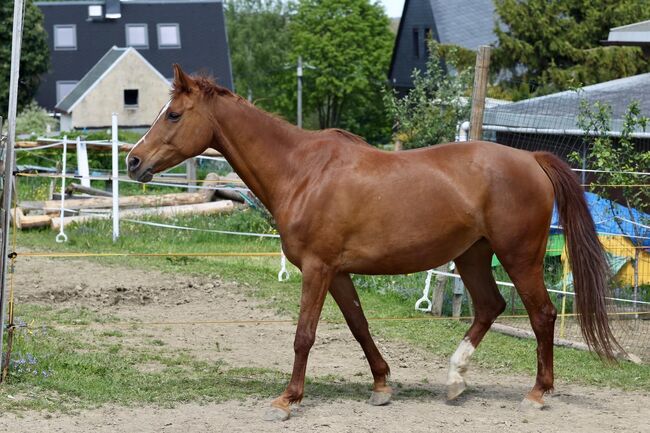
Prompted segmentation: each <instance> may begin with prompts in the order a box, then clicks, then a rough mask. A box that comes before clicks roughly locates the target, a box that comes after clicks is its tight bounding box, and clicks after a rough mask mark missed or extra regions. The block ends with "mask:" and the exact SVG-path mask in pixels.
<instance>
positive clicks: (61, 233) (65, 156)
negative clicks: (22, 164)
mask: <svg viewBox="0 0 650 433" xmlns="http://www.w3.org/2000/svg"><path fill="white" fill-rule="evenodd" d="M62 158H63V160H62V161H61V212H60V216H59V218H60V221H61V227H60V228H59V234H58V235H56V238H55V240H56V242H57V243H61V242H67V241H68V237H67V236H66V234H65V233H64V229H65V224H64V223H63V221H64V220H63V218H64V217H65V176H66V174H67V161H68V136H67V135H64V136H63V157H62Z"/></svg>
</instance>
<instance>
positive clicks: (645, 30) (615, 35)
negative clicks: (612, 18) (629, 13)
mask: <svg viewBox="0 0 650 433" xmlns="http://www.w3.org/2000/svg"><path fill="white" fill-rule="evenodd" d="M602 44H603V45H619V46H632V47H641V49H642V50H643V53H644V54H645V55H646V56H649V57H650V20H648V21H642V22H639V23H634V24H628V25H625V26H620V27H614V28H612V29H610V30H609V35H608V36H607V40H605V41H602Z"/></svg>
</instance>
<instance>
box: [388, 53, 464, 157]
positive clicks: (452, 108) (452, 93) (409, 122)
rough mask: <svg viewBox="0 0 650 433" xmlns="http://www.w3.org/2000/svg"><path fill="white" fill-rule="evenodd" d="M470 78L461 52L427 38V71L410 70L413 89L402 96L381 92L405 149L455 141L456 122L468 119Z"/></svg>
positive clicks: (457, 123)
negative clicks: (411, 71)
mask: <svg viewBox="0 0 650 433" xmlns="http://www.w3.org/2000/svg"><path fill="white" fill-rule="evenodd" d="M443 53H444V56H443ZM443 64H444V65H445V66H444V67H443ZM463 65H464V66H463ZM449 71H454V72H452V73H450V72H449ZM472 78H473V68H471V67H468V66H467V62H466V61H465V59H464V53H463V52H461V51H459V50H456V49H455V48H454V47H451V46H443V45H439V44H437V43H436V42H435V41H430V44H429V58H428V59H427V67H426V70H425V71H424V73H420V71H418V70H417V69H416V70H415V71H413V89H411V90H410V91H409V93H408V94H407V95H406V96H404V97H402V98H400V97H399V96H398V95H397V93H396V92H394V91H392V92H386V93H385V95H384V101H385V104H386V107H387V109H388V112H389V113H390V115H391V117H392V118H393V119H394V120H395V130H396V138H397V139H398V140H399V141H401V142H402V143H403V146H404V148H405V149H412V148H416V147H425V146H431V145H433V144H438V143H445V142H450V141H454V139H455V136H456V131H457V129H458V125H459V124H460V123H461V122H463V121H464V120H469V113H470V106H469V103H468V101H467V97H466V96H467V95H468V94H469V89H470V88H471V85H472Z"/></svg>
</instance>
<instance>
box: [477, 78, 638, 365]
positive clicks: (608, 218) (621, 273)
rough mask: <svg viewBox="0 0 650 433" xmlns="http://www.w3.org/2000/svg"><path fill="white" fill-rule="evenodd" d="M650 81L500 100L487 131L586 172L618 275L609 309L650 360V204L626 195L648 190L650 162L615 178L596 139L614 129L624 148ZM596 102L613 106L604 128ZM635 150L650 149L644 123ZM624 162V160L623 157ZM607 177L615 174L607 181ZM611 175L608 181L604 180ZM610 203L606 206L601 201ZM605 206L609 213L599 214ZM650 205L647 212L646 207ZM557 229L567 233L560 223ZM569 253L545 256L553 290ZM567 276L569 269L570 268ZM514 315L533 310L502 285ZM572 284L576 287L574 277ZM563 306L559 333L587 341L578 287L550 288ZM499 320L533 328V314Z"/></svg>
mask: <svg viewBox="0 0 650 433" xmlns="http://www.w3.org/2000/svg"><path fill="white" fill-rule="evenodd" d="M644 83H646V84H650V74H645V75H640V76H635V77H630V78H624V79H620V80H614V81H611V82H607V83H601V84H597V85H593V86H587V87H584V88H581V89H576V90H568V91H564V92H559V93H554V94H551V95H545V96H540V97H536V98H531V99H526V100H522V101H518V102H513V103H502V104H492V105H491V106H489V107H488V108H486V110H485V114H484V119H483V122H484V126H483V137H484V139H485V140H489V141H494V142H497V143H500V144H504V145H507V146H511V147H515V148H519V149H524V150H528V151H548V152H551V153H554V154H556V155H558V156H560V157H561V158H563V159H564V160H565V161H567V162H568V163H569V164H570V165H571V166H572V167H573V168H574V169H575V170H576V171H577V172H578V173H579V176H580V179H581V181H582V184H583V186H584V187H585V190H586V191H587V192H592V193H597V195H595V194H592V195H590V194H587V198H588V202H589V205H590V208H591V210H592V214H593V216H594V220H595V222H596V225H597V230H598V232H599V238H600V240H601V243H602V244H603V246H604V249H605V251H606V252H607V255H608V258H609V261H610V266H611V273H612V275H613V278H612V280H611V286H610V297H611V298H612V299H610V301H609V312H610V323H611V327H612V329H613V332H614V335H615V336H616V337H617V338H618V340H619V342H620V343H621V345H622V346H623V348H624V349H626V350H627V351H629V352H631V353H633V354H635V355H638V356H639V357H641V358H642V359H644V360H645V361H649V360H650V215H648V213H645V212H647V211H648V206H649V205H650V203H648V202H647V200H640V201H639V200H637V203H638V204H639V207H640V208H638V209H632V207H631V206H630V205H629V201H627V200H626V194H630V191H632V192H631V194H633V195H635V196H637V197H638V196H640V197H646V198H647V196H648V191H650V173H648V172H650V167H649V166H642V165H639V166H634V167H630V166H621V167H620V169H619V170H621V171H625V172H626V174H629V175H628V176H627V182H626V183H625V184H618V183H612V181H611V179H612V178H615V177H613V176H607V175H608V174H609V173H603V172H602V167H600V166H598V165H597V164H596V163H595V160H596V157H595V155H594V154H593V147H592V145H593V142H594V139H595V138H597V137H598V136H602V135H607V136H608V137H609V138H610V140H611V141H612V143H613V146H614V147H617V146H619V147H620V142H619V140H620V138H621V135H624V134H625V132H624V131H625V128H626V115H627V113H628V110H629V107H630V106H632V104H636V106H638V107H639V108H640V112H641V114H645V115H646V116H647V115H649V114H650V101H648V100H647V98H645V99H644V98H641V99H640V97H639V92H638V89H639V88H640V87H639V86H643V85H644ZM593 107H597V108H598V107H605V108H604V112H606V113H607V115H608V116H609V118H605V119H604V122H603V123H604V124H606V125H605V128H604V130H601V131H594V130H590V129H589V128H585V123H586V122H585V121H584V120H585V116H589V115H590V114H589V112H586V110H589V109H591V108H593ZM629 140H630V141H631V142H632V148H633V149H634V150H633V151H635V152H639V153H643V152H650V133H649V132H647V131H646V130H645V128H644V127H643V125H642V126H639V125H633V126H632V128H631V129H630V130H629ZM622 164H623V162H622ZM603 179H607V180H606V181H603ZM603 182H608V183H603ZM601 205H602V206H601ZM599 210H600V211H602V213H600V214H599ZM644 211H645V212H644ZM556 232H558V233H561V232H559V231H557V230H556ZM565 262H566V258H565V257H564V256H563V255H562V254H549V255H547V258H546V260H545V276H546V278H545V279H546V284H547V287H548V288H549V289H553V288H555V289H558V290H560V291H564V290H563V289H562V279H563V271H562V269H563V267H565V266H566V263H565ZM495 274H496V275H497V279H499V278H502V279H504V280H506V281H509V280H508V277H507V274H506V273H505V271H504V270H503V269H502V268H500V267H496V268H495ZM564 278H566V275H564ZM501 291H502V295H503V297H504V299H505V300H506V301H507V303H508V306H507V310H506V311H507V312H508V313H509V314H510V315H516V314H518V313H522V314H525V309H524V307H523V304H522V302H521V300H520V299H519V297H518V295H517V294H516V290H515V289H514V288H513V287H501ZM568 291H571V288H570V284H569V288H568ZM550 297H551V300H552V301H553V303H554V304H555V306H556V308H557V310H558V312H560V313H564V314H565V316H564V317H561V318H560V319H558V326H556V337H557V338H563V339H567V340H571V341H577V342H582V341H583V340H582V335H581V332H580V327H579V325H578V323H577V320H576V317H575V315H573V314H574V313H575V311H574V308H573V306H574V303H573V293H568V294H564V293H552V292H551V293H550ZM498 322H499V323H502V324H507V325H509V326H513V327H515V328H519V329H526V330H531V327H530V324H529V322H528V320H525V319H520V318H516V319H515V318H507V319H499V321H498Z"/></svg>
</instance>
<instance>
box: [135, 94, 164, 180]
mask: <svg viewBox="0 0 650 433" xmlns="http://www.w3.org/2000/svg"><path fill="white" fill-rule="evenodd" d="M171 103H172V100H171V99H170V100H169V101H167V103H166V104H165V105H164V106H163V107H162V109H161V110H160V112H159V113H158V116H157V117H156V120H154V121H153V123H152V124H151V126H150V127H149V129H148V130H147V132H145V133H144V135H143V136H142V138H140V139H139V140H138V142H137V143H135V145H134V146H133V147H132V148H131V150H129V153H128V154H127V155H126V166H127V167H128V166H129V156H130V155H131V152H133V151H134V150H135V148H136V147H138V145H139V144H140V143H144V142H146V139H147V134H149V132H150V131H151V128H153V126H154V125H155V124H156V123H158V120H160V117H161V116H162V115H163V114H164V113H165V111H167V109H168V108H169V106H170V105H171Z"/></svg>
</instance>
